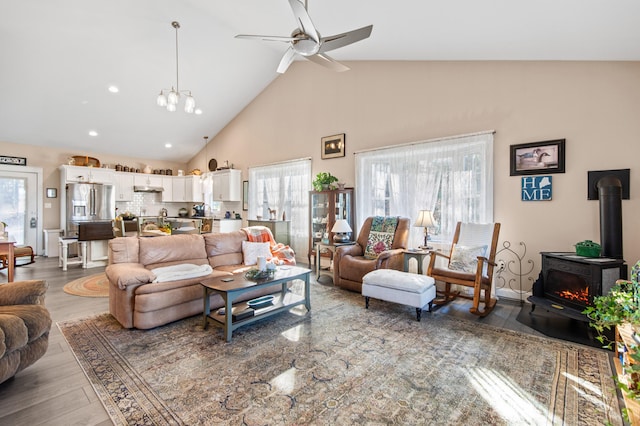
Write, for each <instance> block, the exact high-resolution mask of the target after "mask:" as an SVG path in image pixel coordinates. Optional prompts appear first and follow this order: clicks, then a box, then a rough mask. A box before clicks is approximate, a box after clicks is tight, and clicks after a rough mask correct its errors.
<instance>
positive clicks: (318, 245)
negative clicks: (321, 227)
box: [316, 241, 355, 281]
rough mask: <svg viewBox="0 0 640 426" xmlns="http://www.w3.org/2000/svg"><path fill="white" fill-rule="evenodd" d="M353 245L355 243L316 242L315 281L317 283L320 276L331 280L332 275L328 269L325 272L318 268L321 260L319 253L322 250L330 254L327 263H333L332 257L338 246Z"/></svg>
mask: <svg viewBox="0 0 640 426" xmlns="http://www.w3.org/2000/svg"><path fill="white" fill-rule="evenodd" d="M354 244H355V241H349V242H346V243H323V242H321V241H320V242H317V243H316V281H318V280H319V279H320V277H321V276H322V275H327V276H329V277H331V278H333V273H332V272H331V271H329V269H330V268H328V269H327V270H323V269H322V267H321V266H320V259H321V256H320V252H321V251H322V250H325V249H326V250H329V251H330V252H331V256H330V257H329V261H330V262H333V255H334V254H335V252H336V248H338V247H340V246H352V245H354Z"/></svg>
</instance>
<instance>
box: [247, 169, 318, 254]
mask: <svg viewBox="0 0 640 426" xmlns="http://www.w3.org/2000/svg"><path fill="white" fill-rule="evenodd" d="M310 190H311V160H295V161H287V162H283V163H277V164H271V165H267V166H259V167H251V168H249V219H255V218H256V217H257V216H262V217H263V218H264V219H268V218H269V209H271V210H273V209H275V210H276V215H277V219H278V220H280V219H282V214H283V213H284V214H285V216H286V219H287V220H289V221H291V228H290V231H291V234H290V237H291V248H293V250H294V251H296V252H298V251H300V252H301V251H302V249H303V248H304V247H306V245H307V240H308V238H309V235H308V226H309V212H308V204H309V191H310Z"/></svg>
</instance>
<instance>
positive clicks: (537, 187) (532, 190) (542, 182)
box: [522, 176, 552, 201]
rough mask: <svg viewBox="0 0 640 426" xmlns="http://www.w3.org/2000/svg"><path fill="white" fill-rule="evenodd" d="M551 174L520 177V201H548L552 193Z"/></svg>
mask: <svg viewBox="0 0 640 426" xmlns="http://www.w3.org/2000/svg"><path fill="white" fill-rule="evenodd" d="M551 183H552V177H551V176H527V177H523V178H522V201H549V200H551V194H552V191H551V189H552V184H551Z"/></svg>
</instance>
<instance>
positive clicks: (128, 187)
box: [114, 172, 134, 201]
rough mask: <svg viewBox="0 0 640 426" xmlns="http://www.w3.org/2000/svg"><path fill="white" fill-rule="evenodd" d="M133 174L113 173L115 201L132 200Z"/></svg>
mask: <svg viewBox="0 0 640 426" xmlns="http://www.w3.org/2000/svg"><path fill="white" fill-rule="evenodd" d="M133 176H134V175H133V174H132V173H120V172H118V173H115V174H114V181H115V188H116V201H133V185H134V183H133V182H134V179H133Z"/></svg>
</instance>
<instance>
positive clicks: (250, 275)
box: [244, 268, 276, 281]
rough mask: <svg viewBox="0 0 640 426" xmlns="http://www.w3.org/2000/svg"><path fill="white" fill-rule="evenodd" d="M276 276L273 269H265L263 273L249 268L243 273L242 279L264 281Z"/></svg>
mask: <svg viewBox="0 0 640 426" xmlns="http://www.w3.org/2000/svg"><path fill="white" fill-rule="evenodd" d="M275 274H276V270H275V269H265V270H263V271H261V270H259V269H256V268H251V269H249V270H248V271H247V272H245V274H244V277H245V278H246V279H248V280H256V281H257V280H264V279H266V278H273V277H274V275H275Z"/></svg>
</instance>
